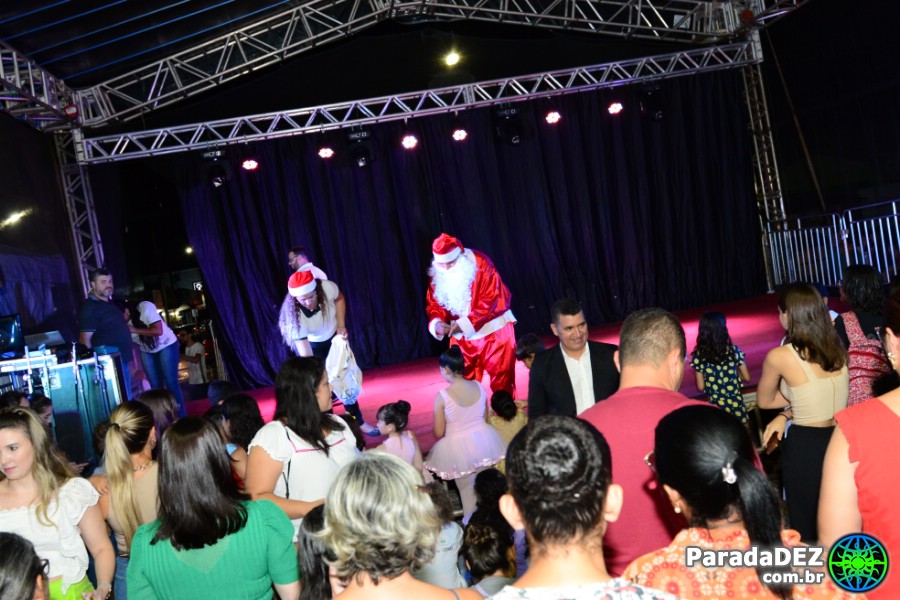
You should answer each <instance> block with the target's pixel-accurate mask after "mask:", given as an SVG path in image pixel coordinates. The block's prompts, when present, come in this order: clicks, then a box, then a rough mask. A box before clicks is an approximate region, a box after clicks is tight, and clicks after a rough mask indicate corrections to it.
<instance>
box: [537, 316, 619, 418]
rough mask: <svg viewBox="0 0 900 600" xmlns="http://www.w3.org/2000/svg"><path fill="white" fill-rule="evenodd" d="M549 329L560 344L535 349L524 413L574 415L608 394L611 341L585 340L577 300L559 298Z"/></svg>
mask: <svg viewBox="0 0 900 600" xmlns="http://www.w3.org/2000/svg"><path fill="white" fill-rule="evenodd" d="M550 317H551V319H552V323H551V324H550V329H551V330H552V331H553V334H554V335H555V336H556V337H558V338H559V345H558V346H556V347H554V348H550V349H549V350H545V351H544V352H539V353H538V354H537V355H535V357H534V362H532V364H531V371H530V373H529V380H528V416H529V418H532V419H533V418H536V417H539V416H541V415H567V416H571V417H574V416H577V415H579V414H581V413H582V412H584V411H586V410H587V409H589V408H590V407H592V406H593V405H594V404H596V403H597V402H599V401H600V400H603V399H605V398H607V397H608V396H609V395H611V394H613V393H614V392H615V391H616V390H617V389H618V387H619V371H618V369H617V368H616V365H615V362H614V361H613V355H614V354H615V351H616V346H614V345H612V344H604V343H602V342H591V341H588V326H587V321H586V320H585V318H584V311H583V310H582V308H581V304H579V303H578V302H576V301H575V300H570V299H565V300H559V301H557V302H555V303H554V304H553V306H552V307H551V309H550Z"/></svg>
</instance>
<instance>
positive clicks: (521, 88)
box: [78, 42, 759, 164]
mask: <svg viewBox="0 0 900 600" xmlns="http://www.w3.org/2000/svg"><path fill="white" fill-rule="evenodd" d="M754 48H755V46H754V44H752V43H751V42H738V43H733V44H725V45H721V46H711V47H708V48H697V49H693V50H685V51H683V52H674V53H671V54H664V55H660V56H651V57H644V58H638V59H633V60H627V61H618V62H612V63H604V64H600V65H593V66H587V67H576V68H573V69H566V70H560V71H552V72H547V73H538V74H535V75H525V76H522V77H509V78H506V79H498V80H494V81H483V82H479V83H470V84H463V85H457V86H452V87H446V88H441V89H433V90H425V91H421V92H410V93H407V94H398V95H393V96H383V97H380V98H369V99H365V100H352V101H349V102H343V103H338V104H329V105H325V106H315V107H310V108H299V109H293V110H289V111H281V112H272V113H266V114H261V115H255V116H246V117H235V118H232V119H222V120H219V121H207V122H204V123H196V124H192V125H180V126H175V127H165V128H162V129H153V130H147V131H139V132H130V133H122V134H115V135H107V136H100V137H93V138H85V139H84V140H83V152H84V153H83V155H81V156H79V158H78V160H79V162H81V163H84V164H94V163H103V162H114V161H118V160H125V159H132V158H142V157H147V156H159V155H163V154H173V153H176V152H185V151H188V150H200V149H204V148H214V147H219V146H224V145H227V144H237V143H244V142H250V141H259V140H270V139H276V138H282V137H290V136H295V135H302V134H306V133H316V132H322V131H328V130H332V129H338V128H342V127H351V126H357V125H366V124H372V123H384V122H388V121H397V120H403V119H409V118H413V117H422V116H427V115H436V114H442V113H449V112H459V111H463V110H467V109H472V108H477V107H481V106H488V105H492V104H498V103H506V102H522V101H525V100H533V99H535V98H541V97H547V96H558V95H561V94H569V93H575V92H584V91H590V90H596V89H600V88H607V87H616V86H621V85H626V84H633V83H638V82H641V81H649V80H661V79H667V78H672V77H679V76H685V75H694V74H697V73H702V72H709V71H720V70H724V69H733V68H737V67H742V66H745V65H750V64H753V63H755V62H757V61H758V60H759V57H758V56H757V55H756V54H755V51H754Z"/></svg>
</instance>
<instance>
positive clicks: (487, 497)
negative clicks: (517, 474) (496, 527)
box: [475, 468, 509, 508]
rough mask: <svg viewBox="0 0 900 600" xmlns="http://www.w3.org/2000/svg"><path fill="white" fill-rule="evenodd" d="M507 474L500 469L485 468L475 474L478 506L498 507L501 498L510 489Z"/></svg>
mask: <svg viewBox="0 0 900 600" xmlns="http://www.w3.org/2000/svg"><path fill="white" fill-rule="evenodd" d="M508 487H509V484H508V483H507V481H506V475H504V474H503V473H501V472H500V471H499V470H498V469H493V468H492V469H485V470H483V471H479V472H478V474H477V475H475V498H476V499H477V500H478V508H489V507H494V508H496V507H497V504H498V503H499V502H500V498H501V497H502V496H503V494H505V493H506V492H507V491H508Z"/></svg>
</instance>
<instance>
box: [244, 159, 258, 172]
mask: <svg viewBox="0 0 900 600" xmlns="http://www.w3.org/2000/svg"><path fill="white" fill-rule="evenodd" d="M241 168H242V169H244V170H245V171H255V170H256V169H258V168H259V162H257V161H256V159H253V158H246V159H244V162H242V163H241Z"/></svg>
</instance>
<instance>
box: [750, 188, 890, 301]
mask: <svg viewBox="0 0 900 600" xmlns="http://www.w3.org/2000/svg"><path fill="white" fill-rule="evenodd" d="M898 210H900V200H894V201H891V202H882V203H879V204H871V205H868V206H861V207H857V208H852V209H849V210H845V211H843V212H840V213H825V214H820V215H814V216H810V217H801V218H798V219H785V220H783V221H772V222H770V223H768V224H767V225H766V231H765V233H764V236H765V238H766V239H765V242H766V247H767V248H768V250H769V259H770V260H771V272H772V277H773V279H774V282H773V283H774V284H775V285H780V284H782V283H786V282H789V281H811V282H821V283H824V284H825V285H830V286H836V285H838V284H840V282H841V279H842V277H843V274H844V267H845V266H847V265H852V264H857V263H864V264H870V265H872V266H874V267H875V268H877V269H878V270H879V271H881V273H882V274H883V275H884V276H885V278H886V280H890V279H893V278H894V277H895V276H896V275H897V273H898V264H900V213H898Z"/></svg>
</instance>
